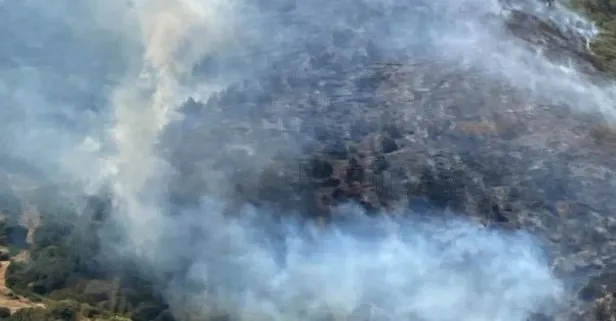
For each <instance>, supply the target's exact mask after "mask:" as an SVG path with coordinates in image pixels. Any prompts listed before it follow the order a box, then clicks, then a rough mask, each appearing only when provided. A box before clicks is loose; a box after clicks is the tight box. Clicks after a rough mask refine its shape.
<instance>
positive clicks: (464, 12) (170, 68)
mask: <svg viewBox="0 0 616 321" xmlns="http://www.w3.org/2000/svg"><path fill="white" fill-rule="evenodd" d="M521 2H523V3H525V6H522V7H523V8H525V9H524V10H530V11H536V12H538V13H540V14H543V15H545V16H546V17H547V18H549V19H552V21H553V22H554V23H556V24H558V25H559V27H561V28H563V30H566V31H567V32H572V33H574V34H576V35H579V36H580V37H581V38H582V39H584V37H591V36H593V35H594V33H595V32H594V29H593V28H592V26H591V25H589V24H587V23H585V22H584V21H583V19H581V18H579V17H577V16H576V15H574V14H573V13H571V12H569V11H567V10H566V9H565V8H564V7H563V6H561V5H557V6H556V8H555V9H553V10H552V11H551V12H545V11H544V9H542V7H541V4H539V3H535V2H533V1H521ZM515 3H517V2H514V4H515ZM0 6H1V7H0V8H1V9H2V11H1V12H0V13H1V14H2V15H3V16H5V18H6V19H2V20H1V21H2V22H0V25H1V26H2V29H1V30H0V32H2V33H3V35H5V36H6V37H5V38H6V39H12V40H11V41H6V42H3V46H4V47H5V48H3V49H5V50H3V51H2V53H0V62H1V63H2V65H3V71H2V74H1V78H0V79H1V82H0V90H1V92H3V94H4V96H5V99H4V100H3V102H2V104H3V108H2V113H3V119H5V120H6V121H5V122H4V123H3V124H2V126H0V133H1V134H2V137H3V139H4V140H3V153H5V154H6V155H8V156H11V157H13V158H17V159H20V160H22V161H23V162H27V163H30V164H32V165H33V166H35V167H37V168H39V169H41V170H42V171H44V172H45V173H46V174H47V175H48V176H49V177H50V179H51V180H53V181H55V182H58V184H60V185H61V186H67V188H68V186H69V185H70V186H71V187H73V188H74V186H78V187H79V188H80V189H81V190H83V192H84V193H95V192H96V191H98V189H100V188H101V187H103V186H104V187H105V188H108V189H110V190H111V194H112V195H113V200H114V202H113V203H114V210H113V212H114V215H113V217H114V219H115V220H116V221H117V222H118V224H119V225H120V226H121V229H120V231H122V233H124V235H123V236H124V237H123V241H122V242H121V243H119V244H118V243H117V242H116V243H112V244H109V248H110V249H113V250H115V251H118V252H120V253H122V255H127V256H130V257H135V258H138V259H139V262H140V264H143V265H144V269H145V270H147V271H150V273H151V275H152V276H153V277H158V276H161V275H165V276H168V275H169V273H170V275H171V276H172V277H171V282H167V281H168V279H165V282H162V281H161V282H160V285H161V287H163V288H164V289H165V291H166V293H167V295H168V300H169V301H170V302H171V303H173V307H174V308H175V311H176V313H177V314H178V316H182V313H184V312H185V311H188V310H190V309H189V308H190V307H192V308H193V309H196V310H198V312H199V313H201V314H210V313H227V314H231V315H233V316H234V317H237V318H239V319H248V318H252V319H254V318H256V319H259V318H261V319H264V318H270V319H271V318H276V319H283V318H284V319H289V318H290V319H318V318H321V317H324V315H322V314H333V315H336V316H348V315H354V314H355V315H356V316H358V317H359V318H364V317H368V316H369V315H368V314H372V313H381V314H382V317H384V318H394V319H395V318H402V319H415V318H424V319H427V320H443V319H453V318H454V317H456V318H460V317H462V318H468V319H469V320H471V319H475V320H476V319H486V320H487V319H502V320H512V321H513V320H523V319H526V318H527V317H528V316H529V315H530V314H531V313H532V312H546V313H549V312H550V308H553V307H554V306H553V305H552V300H553V299H554V297H558V292H559V289H560V284H559V281H558V280H556V279H555V278H554V277H553V276H552V275H551V274H550V272H549V269H548V268H547V264H546V263H545V262H544V260H543V258H542V255H541V254H540V253H539V252H538V249H537V248H536V247H537V244H535V243H534V242H532V241H530V239H529V238H528V237H527V236H524V235H517V234H510V233H505V232H497V231H490V230H483V229H480V228H478V227H476V226H473V225H472V224H470V223H464V222H460V221H458V220H456V219H453V220H450V221H447V222H445V221H428V222H426V221H422V220H418V221H416V220H414V219H409V220H402V221H400V222H389V221H387V220H386V219H369V218H367V217H364V216H362V215H361V214H359V215H358V216H357V217H355V218H354V219H353V220H355V221H356V222H355V223H353V224H352V225H353V226H352V227H348V226H345V227H343V228H340V229H336V228H333V227H332V228H325V230H319V229H318V228H316V227H315V228H312V229H308V231H305V230H303V228H301V227H300V225H299V224H294V223H293V222H292V221H290V222H287V221H284V223H280V222H278V223H275V224H274V223H272V224H273V225H270V224H266V223H264V222H262V221H261V220H264V221H266V220H267V217H268V212H269V211H267V210H263V209H254V208H253V209H250V208H249V207H247V208H248V209H246V210H245V211H244V212H243V214H242V215H240V218H237V219H226V218H223V216H222V212H224V211H223V209H222V208H221V207H222V205H221V203H225V201H227V200H228V199H227V197H228V196H229V195H228V191H229V190H231V185H232V183H234V182H230V181H229V177H227V176H225V175H220V170H218V169H212V168H199V170H198V172H199V175H200V176H201V178H202V179H203V180H204V181H206V182H207V185H208V188H207V189H206V190H207V192H208V194H210V196H212V195H213V196H212V197H213V198H214V200H206V201H202V202H200V203H199V206H197V207H194V206H184V204H173V202H171V201H170V195H171V194H173V190H170V188H169V186H173V185H171V182H172V181H174V179H175V178H177V172H178V171H179V169H178V168H177V167H178V166H176V165H177V164H180V165H181V164H184V163H189V162H190V161H192V159H190V158H191V157H190V156H188V157H187V158H189V159H179V160H178V159H177V157H176V156H174V155H173V154H167V153H165V150H166V149H167V148H169V147H170V146H166V145H165V144H172V143H173V144H174V143H177V144H182V146H184V148H186V149H189V150H199V149H202V150H203V149H205V150H206V152H204V153H198V154H197V155H198V157H200V158H208V157H209V156H208V154H209V153H210V152H209V151H208V150H207V146H209V144H210V143H211V142H220V141H226V140H232V139H231V137H228V136H226V135H225V132H224V131H223V132H222V133H221V132H214V131H212V132H209V134H208V135H206V136H205V137H207V139H205V140H202V141H197V142H190V138H189V137H179V138H178V139H177V141H173V140H171V142H169V141H161V136H163V135H165V134H166V133H167V132H168V130H169V128H170V124H179V125H178V126H180V127H182V126H187V124H189V123H190V122H197V123H199V124H200V126H201V127H204V128H208V125H210V124H211V125H212V126H214V125H217V124H218V123H219V122H221V121H222V120H221V119H220V118H219V117H216V115H217V114H216V113H213V114H212V115H213V116H212V117H201V118H196V116H195V115H191V114H187V113H186V114H183V113H182V112H181V111H180V110H179V109H178V107H179V106H180V105H181V104H182V103H183V102H184V101H185V100H186V99H188V98H189V97H192V98H194V99H196V100H198V101H201V102H204V103H205V106H206V108H207V107H208V106H212V108H214V105H215V103H212V104H210V105H208V103H207V102H208V101H214V100H215V99H214V97H229V96H234V95H235V94H237V93H238V92H243V96H244V98H243V99H244V100H248V101H251V100H256V97H260V96H259V95H261V94H263V93H267V92H269V91H270V90H273V86H274V85H273V83H271V82H270V83H267V82H265V81H262V80H264V79H271V78H272V77H278V78H280V79H282V80H283V83H284V84H286V85H285V86H290V87H289V88H291V90H290V91H289V92H290V94H289V95H290V96H289V97H288V99H287V100H288V101H287V102H286V103H287V104H288V105H289V107H288V108H287V112H289V113H290V114H294V115H293V116H295V118H299V119H300V122H304V123H306V122H307V123H309V122H311V121H312V119H311V116H309V115H306V114H305V113H299V111H297V109H294V101H295V100H296V99H297V98H298V97H300V96H306V95H310V94H311V92H310V87H309V86H303V85H302V84H301V82H302V81H305V82H327V81H328V80H327V79H328V78H327V77H328V76H330V74H331V73H332V72H334V73H336V74H338V75H344V76H348V79H347V80H349V81H350V80H353V77H356V76H357V72H354V71H361V70H363V69H365V68H368V67H370V66H372V65H374V64H375V63H381V62H384V61H385V62H387V61H405V60H407V59H408V58H409V57H413V58H414V59H425V60H428V61H431V62H439V63H445V64H454V65H461V66H467V67H472V68H476V69H481V70H482V71H483V72H484V73H483V74H484V76H485V77H487V79H497V80H499V81H506V82H508V83H510V84H512V85H513V86H515V87H517V88H520V89H522V90H526V91H527V92H528V93H529V96H532V97H535V98H537V99H542V100H547V101H550V102H552V103H554V104H559V103H563V104H564V105H565V106H568V107H571V108H577V110H579V111H582V112H590V113H600V114H601V115H602V116H604V117H605V118H606V119H608V120H610V119H612V117H613V115H614V114H613V111H612V110H611V109H609V108H607V107H606V106H609V104H608V103H609V102H611V101H613V90H612V88H611V87H610V86H599V85H595V84H593V83H592V82H591V81H590V80H589V79H588V77H585V76H583V75H582V74H580V73H578V72H576V71H575V68H574V66H571V65H568V64H569V62H564V61H553V60H549V59H548V58H546V57H545V56H542V55H541V54H540V52H539V51H537V50H535V49H536V48H533V47H529V46H527V45H524V44H523V43H522V42H521V41H520V40H519V39H517V38H515V37H514V36H512V35H511V34H510V33H509V32H508V31H507V30H506V28H505V27H504V25H505V24H504V23H503V21H504V19H505V18H504V16H503V14H505V16H506V11H507V8H508V7H507V6H504V5H503V4H501V3H500V2H497V1H487V2H486V1H475V0H465V1H462V0H460V1H454V0H441V1H413V2H404V1H376V0H366V1H359V2H358V1H336V2H332V1H320V0H314V1H304V2H302V3H294V2H292V1H282V0H281V1H273V0H272V1H257V2H251V3H248V2H242V1H215V0H207V1H206V0H174V1H171V0H169V1H164V0H151V1H148V0H142V1H133V2H131V3H124V2H120V1H92V2H88V3H84V4H79V5H75V4H74V3H70V2H69V1H57V2H54V3H53V4H48V3H43V2H41V1H22V2H10V1H4V2H2V4H0ZM298 79H299V82H300V83H299V84H298ZM337 81H340V80H337ZM342 81H343V82H344V81H345V80H342ZM245 84H247V85H245ZM268 86H269V87H268ZM351 86H353V85H352V84H351V83H349V85H348V86H347V87H351ZM229 88H234V90H228V89H229ZM346 89H348V90H347V91H348V92H354V91H353V90H350V88H346ZM225 95H226V96H225ZM233 98H234V97H230V98H229V99H230V100H231V102H233ZM606 102H607V103H606ZM316 103H319V102H316ZM231 105H233V103H231ZM325 105H327V106H328V107H327V108H330V109H335V108H336V105H335V104H328V102H327V101H326V102H325ZM255 106H256V107H254V108H255V110H258V109H259V107H260V106H258V103H257V102H255ZM327 108H324V109H323V111H324V112H325V111H326V110H327ZM251 111H252V110H239V111H233V112H232V113H236V114H237V115H238V118H241V116H242V115H243V114H247V113H249V112H251ZM255 112H256V111H255ZM183 117H184V119H183V120H182V118H183ZM191 117H195V118H194V119H190V118H191ZM186 118H189V119H186ZM261 122H262V120H249V121H248V123H249V124H251V125H255V126H256V125H257V124H260V123H261ZM204 124H205V125H204ZM231 125H232V124H228V126H231ZM180 136H181V135H180ZM269 138H270V137H268V136H266V135H264V134H263V135H261V134H259V133H257V134H255V135H253V137H251V139H252V140H245V139H242V138H240V139H239V141H234V143H235V144H236V145H237V146H240V147H241V148H243V149H245V150H248V151H249V153H252V154H254V155H257V156H256V157H253V158H252V159H251V161H250V162H242V161H241V159H234V157H231V158H230V159H227V161H228V162H227V166H229V164H233V166H242V167H246V168H248V169H252V170H259V169H261V168H262V167H263V166H265V164H267V162H268V160H269V159H270V158H271V157H272V156H273V155H275V154H278V153H281V152H282V153H284V154H285V157H288V158H293V157H299V156H300V155H299V148H298V146H299V145H300V144H301V142H300V141H299V140H298V139H295V138H291V139H284V140H275V141H274V140H269ZM257 141H258V142H259V143H258V144H257V143H255V142H257ZM188 142H190V143H188ZM211 153H215V151H212V152H211ZM295 153H297V154H295ZM192 157H197V156H192ZM236 158H241V157H236ZM238 164H239V165H238ZM223 167H224V166H223ZM241 169H242V168H234V170H241ZM9 170H10V169H9ZM176 181H177V180H176ZM179 182H180V185H181V183H182V180H179ZM192 192H194V193H196V194H200V193H201V192H200V191H199V190H197V191H192ZM203 193H205V192H203ZM346 211H350V212H358V213H360V212H361V211H359V210H358V209H346ZM171 214H174V215H171ZM246 217H249V218H250V219H248V218H246ZM389 223H391V225H392V226H394V227H395V228H396V229H400V230H401V231H399V232H397V233H390V234H387V233H386V235H389V236H387V237H385V236H382V237H367V236H365V235H358V234H357V233H354V232H355V231H356V230H357V228H359V227H361V228H362V229H364V230H365V229H368V230H370V229H375V230H376V229H378V227H375V225H380V224H383V225H387V224H389ZM266 227H267V228H266ZM368 227H369V228H368ZM188 230H193V231H192V232H190V233H189V232H187V231H188ZM310 231H312V232H310ZM308 232H310V233H308ZM306 233H307V235H306ZM311 233H312V234H311ZM272 235H277V237H273V236H272ZM272 238H273V241H272V242H273V243H274V244H277V245H278V246H277V247H275V248H274V249H272V248H271V247H270V245H268V243H267V242H265V240H268V239H272ZM461 257H465V258H464V259H462V258H461ZM178 262H182V263H181V264H180V266H181V268H180V269H177V266H178ZM189 285H190V286H189ZM538 285H542V286H538ZM189 287H193V288H195V290H188V288H189ZM495 300H497V301H495ZM363 307H367V310H362V309H363Z"/></svg>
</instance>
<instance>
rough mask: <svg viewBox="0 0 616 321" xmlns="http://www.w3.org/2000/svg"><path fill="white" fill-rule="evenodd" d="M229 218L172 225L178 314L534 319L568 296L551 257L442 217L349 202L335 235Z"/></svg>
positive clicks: (169, 262)
mask: <svg viewBox="0 0 616 321" xmlns="http://www.w3.org/2000/svg"><path fill="white" fill-rule="evenodd" d="M223 209H224V206H222V204H220V203H218V202H216V201H214V200H211V199H205V200H203V202H202V203H201V204H200V206H199V208H196V209H192V210H186V211H185V212H183V213H182V215H181V216H179V217H174V218H173V219H172V221H169V222H167V223H169V224H170V225H169V228H168V229H167V233H166V234H167V236H166V237H163V238H162V240H161V243H160V244H157V245H158V246H162V247H164V248H165V249H166V250H168V251H162V252H159V255H158V256H157V261H156V264H158V266H164V267H168V268H171V271H172V272H173V273H171V274H170V275H174V276H175V277H176V278H174V279H172V280H171V281H170V282H169V284H170V285H169V287H168V288H167V289H166V293H167V294H168V297H169V299H170V300H171V302H172V303H176V304H174V305H173V307H175V308H176V309H177V311H176V312H178V314H177V315H178V316H185V317H186V316H187V314H188V313H187V312H186V311H192V312H194V311H195V310H196V315H193V316H192V317H193V318H195V319H199V317H198V316H201V317H204V316H212V315H221V314H225V315H229V316H231V318H232V319H237V320H322V319H326V318H333V319H349V318H350V319H353V320H355V319H358V320H362V319H373V320H374V319H376V320H456V319H462V320H526V319H527V318H528V317H529V315H530V314H531V313H546V314H549V313H552V312H555V310H554V308H555V307H557V305H555V302H558V301H557V300H559V299H561V295H562V286H561V284H560V282H559V281H558V280H556V279H555V278H554V277H553V276H552V274H551V271H550V270H549V268H548V267H547V265H546V261H545V257H544V253H542V252H541V251H540V250H539V248H538V247H537V246H536V243H535V240H534V239H533V237H531V236H530V235H528V234H525V233H522V232H504V231H493V230H489V229H485V228H482V227H481V226H477V225H474V224H471V223H469V222H465V221H463V220H460V219H459V218H455V217H454V216H453V215H451V216H450V217H447V215H445V216H443V215H442V214H439V213H437V212H434V213H424V214H428V215H429V214H434V216H433V217H440V219H436V218H433V219H429V220H426V219H425V218H424V219H418V218H417V216H416V213H412V212H409V213H405V214H406V215H405V217H404V218H398V219H395V218H391V219H383V217H380V218H370V217H368V216H367V215H366V214H365V213H364V212H363V211H362V210H361V208H359V207H355V206H353V205H347V206H344V207H341V208H339V209H338V210H337V222H336V223H334V224H333V225H332V226H329V227H320V226H317V225H313V224H307V225H302V224H299V223H298V222H297V221H294V220H293V219H292V218H289V219H283V220H282V221H277V220H271V219H268V217H270V216H269V215H270V214H272V213H267V212H266V211H263V210H259V209H256V208H254V207H250V206H246V207H245V208H244V209H243V211H242V214H241V215H240V216H239V217H237V218H235V219H232V220H230V221H229V220H228V219H227V218H225V217H224V215H223V214H222V211H223ZM203 212H205V213H206V214H207V215H203ZM221 226H224V228H221ZM175 229H178V230H175ZM175 253H182V254H181V255H179V256H178V255H176V254H175ZM180 262H182V263H180ZM183 262H190V263H189V264H187V265H184V264H183ZM180 270H181V271H183V272H179V271H180ZM165 272H170V271H169V270H167V271H165ZM191 289H192V290H191Z"/></svg>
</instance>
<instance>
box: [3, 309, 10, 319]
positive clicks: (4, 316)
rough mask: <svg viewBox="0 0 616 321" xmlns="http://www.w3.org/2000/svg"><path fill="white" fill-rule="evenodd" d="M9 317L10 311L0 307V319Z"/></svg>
mask: <svg viewBox="0 0 616 321" xmlns="http://www.w3.org/2000/svg"><path fill="white" fill-rule="evenodd" d="M10 316H11V310H10V309H9V308H5V307H0V319H4V318H8V317H10Z"/></svg>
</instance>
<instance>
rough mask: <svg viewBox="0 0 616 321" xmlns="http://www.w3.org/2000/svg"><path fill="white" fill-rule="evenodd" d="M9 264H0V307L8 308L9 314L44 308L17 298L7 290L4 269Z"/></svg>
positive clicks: (41, 305) (19, 297)
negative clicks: (24, 309) (21, 310)
mask: <svg viewBox="0 0 616 321" xmlns="http://www.w3.org/2000/svg"><path fill="white" fill-rule="evenodd" d="M9 264H11V262H0V306H1V307H6V308H9V309H10V310H11V312H15V311H17V310H19V309H23V308H35V307H41V308H44V307H45V305H44V304H42V303H36V302H32V301H31V300H29V299H27V298H24V297H21V296H18V295H16V294H14V293H13V291H11V289H9V288H7V286H6V282H5V277H6V269H7V268H8V267H9Z"/></svg>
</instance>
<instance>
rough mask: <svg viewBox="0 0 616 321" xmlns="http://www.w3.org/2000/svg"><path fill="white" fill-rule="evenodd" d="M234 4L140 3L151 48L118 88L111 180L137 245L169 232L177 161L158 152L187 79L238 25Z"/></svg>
mask: <svg viewBox="0 0 616 321" xmlns="http://www.w3.org/2000/svg"><path fill="white" fill-rule="evenodd" d="M233 5H234V4H233V2H232V1H218V0H212V1H190V0H178V1H169V0H152V1H149V0H146V1H137V2H136V3H135V4H134V7H133V9H132V11H133V13H134V15H133V16H132V17H133V18H134V19H136V21H137V22H138V29H139V33H140V40H141V42H142V44H143V54H142V57H141V61H140V67H139V68H137V69H136V72H135V73H134V74H130V75H128V76H127V77H126V79H125V80H124V81H123V82H121V83H120V84H119V86H118V87H117V88H116V89H115V90H114V91H113V93H112V96H111V106H112V108H113V111H114V113H115V119H116V123H115V126H114V127H113V130H112V134H113V141H114V142H115V147H116V151H115V155H113V157H112V158H111V159H110V163H109V164H108V166H110V167H112V168H113V170H114V171H115V173H114V175H113V177H112V178H111V180H112V182H113V183H112V184H113V186H112V189H113V192H114V195H115V196H116V201H117V203H116V205H117V208H116V210H117V212H118V215H121V216H122V219H121V221H122V222H123V223H124V224H126V228H127V232H128V235H129V236H130V239H131V241H133V242H135V248H134V249H135V250H136V251H137V252H140V251H144V250H145V251H147V250H149V249H150V248H149V247H148V246H147V245H145V244H148V243H150V242H152V239H151V238H150V236H152V237H156V236H158V235H159V233H161V230H160V228H161V226H160V225H159V223H160V218H161V216H163V215H164V213H165V202H166V194H165V184H166V179H167V175H169V174H170V171H171V169H170V168H168V166H167V165H166V163H165V162H164V161H163V160H162V159H160V158H159V157H158V156H157V154H156V152H155V146H156V143H157V139H158V138H159V135H160V133H161V132H162V131H163V129H164V128H165V126H166V125H167V124H168V123H169V122H170V121H171V120H172V119H173V116H174V107H175V106H178V105H179V104H180V103H181V102H182V101H183V100H185V99H186V97H185V96H180V93H181V90H180V86H181V81H182V80H183V79H185V78H186V77H188V76H190V73H191V71H192V68H193V66H194V64H195V63H196V62H197V61H198V60H199V59H201V58H203V57H204V56H205V55H207V54H210V53H212V52H213V51H215V50H220V48H221V47H223V46H224V44H225V42H227V41H228V39H226V37H227V35H229V34H232V33H233V31H232V30H231V29H230V27H231V25H232V19H233V16H232V15H231V13H233V12H232V11H230V10H229V9H230V8H231V7H232V6H233ZM151 250H154V249H151Z"/></svg>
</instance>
